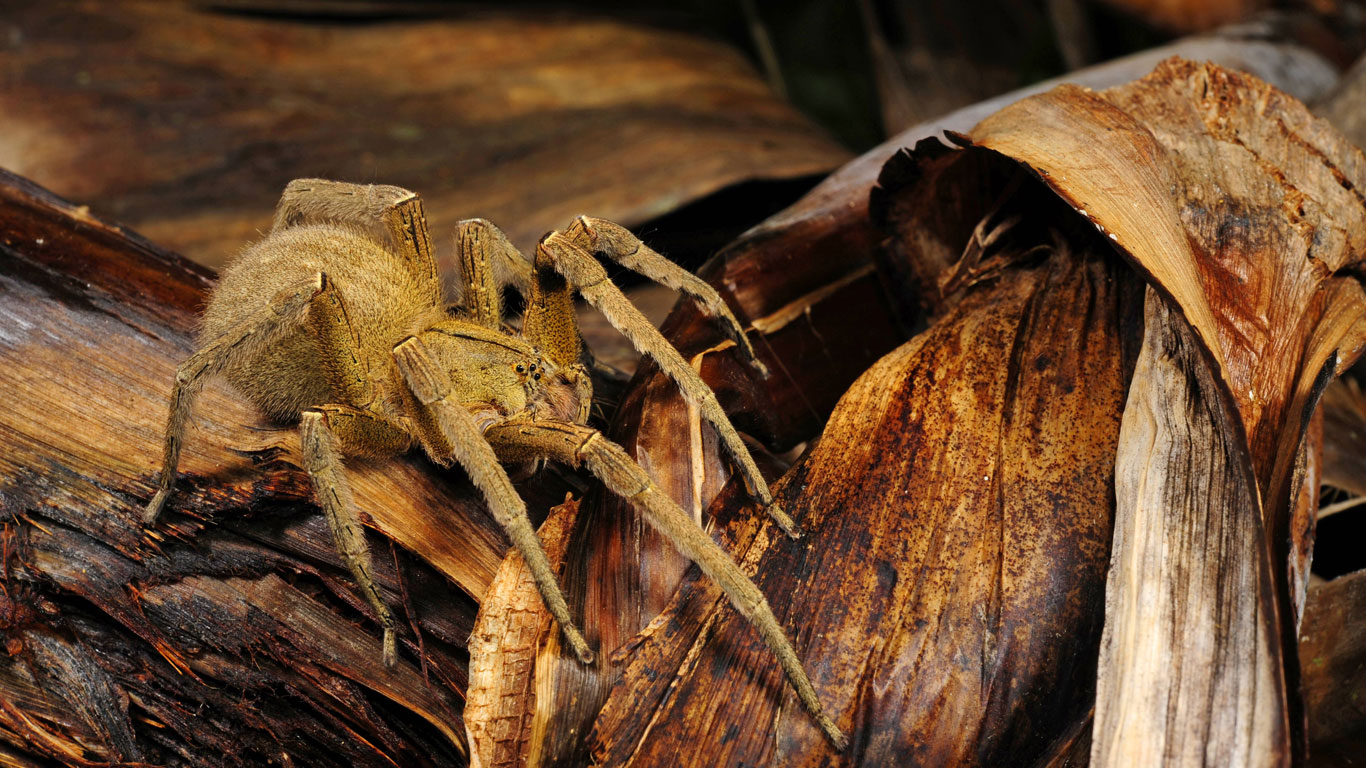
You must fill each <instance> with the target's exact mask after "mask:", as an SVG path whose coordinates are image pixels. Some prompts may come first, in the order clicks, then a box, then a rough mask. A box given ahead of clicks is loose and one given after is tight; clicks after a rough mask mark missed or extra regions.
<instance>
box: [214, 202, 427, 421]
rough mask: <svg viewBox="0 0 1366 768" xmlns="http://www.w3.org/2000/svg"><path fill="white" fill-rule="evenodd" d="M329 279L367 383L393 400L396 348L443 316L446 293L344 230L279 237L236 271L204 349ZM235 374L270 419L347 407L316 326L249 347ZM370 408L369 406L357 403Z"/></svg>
mask: <svg viewBox="0 0 1366 768" xmlns="http://www.w3.org/2000/svg"><path fill="white" fill-rule="evenodd" d="M319 272H322V273H325V274H326V275H327V277H328V279H329V280H330V281H331V282H332V284H333V285H334V286H335V288H336V290H337V291H338V292H339V293H340V294H341V297H342V303H343V304H344V306H345V307H346V312H347V316H348V317H349V319H350V324H351V327H352V331H353V333H354V335H355V336H356V337H357V339H358V342H359V345H358V352H359V354H358V357H359V359H360V361H361V365H362V366H363V367H364V368H365V369H366V372H367V378H369V379H370V380H371V381H373V382H376V387H375V388H374V395H375V396H376V397H381V398H382V397H383V396H384V395H385V394H386V390H387V383H388V381H389V380H390V376H391V373H390V372H391V370H392V362H391V357H390V351H391V350H392V349H393V347H394V345H395V344H397V343H398V342H399V341H402V340H403V338H405V337H406V336H407V335H409V334H410V333H412V332H413V331H414V330H416V328H415V326H416V325H417V324H419V323H420V322H421V321H422V320H421V319H422V318H425V317H428V316H430V315H432V314H433V313H436V312H439V311H440V304H439V298H438V296H436V295H435V291H436V289H435V288H434V287H433V286H431V285H427V284H424V283H423V281H422V280H420V279H418V278H417V277H415V275H414V270H411V269H410V268H409V265H407V264H406V263H405V262H404V260H403V259H402V258H400V257H399V256H398V255H396V254H395V253H393V252H392V251H391V250H390V249H389V248H388V247H386V246H385V245H383V244H381V243H379V242H377V241H376V240H374V239H373V238H372V237H371V236H369V235H367V234H365V233H364V232H362V231H361V230H358V229H354V228H350V227H344V226H338V225H325V224H320V225H306V226H295V227H290V228H288V229H285V230H282V231H280V232H276V233H274V234H271V235H270V236H269V237H267V238H266V239H264V240H262V241H260V242H258V243H256V244H254V245H252V246H250V247H249V248H247V250H246V251H244V252H243V253H242V254H241V255H240V256H238V258H237V259H235V260H234V261H233V262H232V263H230V264H229V265H228V266H227V267H226V268H225V269H224V270H223V273H222V275H221V277H220V280H219V283H218V287H217V288H215V289H214V292H213V295H212V296H211V297H210V299H209V305H208V306H207V307H206V308H205V310H204V320H203V326H202V328H201V330H200V342H201V343H204V342H206V341H208V340H210V339H213V338H214V337H216V336H218V335H221V334H222V333H223V332H225V331H226V330H228V329H229V328H231V327H232V325H233V324H234V323H236V322H238V321H240V320H241V319H242V318H245V317H247V316H249V315H251V314H252V313H254V312H257V311H259V310H261V309H263V308H265V307H266V306H268V305H269V304H270V302H271V300H272V299H273V298H274V297H275V296H277V295H278V294H280V293H281V292H282V291H285V290H287V289H293V288H295V287H296V286H297V285H299V284H300V283H302V282H305V281H308V282H312V281H313V280H314V279H315V278H316V276H317V274H318V273H319ZM242 354H243V356H244V357H243V359H241V360H239V361H238V362H237V363H236V364H235V365H229V366H228V370H227V372H226V376H227V378H228V380H229V381H230V382H232V383H233V385H235V386H236V387H237V388H238V389H240V390H241V391H242V392H243V393H244V394H246V395H247V396H248V397H250V398H251V399H252V400H253V401H254V402H255V403H256V404H257V405H259V406H260V407H261V408H262V409H263V410H265V411H266V413H268V414H269V415H270V416H272V417H273V418H276V419H280V420H283V421H294V420H296V419H298V417H299V413H300V411H302V410H303V409H305V408H308V407H311V406H315V405H322V404H324V403H335V402H343V400H341V399H339V396H338V395H337V394H335V393H333V392H332V391H331V386H330V384H329V382H328V379H327V375H326V368H325V367H324V363H323V360H322V357H321V355H320V352H319V350H318V347H317V344H316V342H315V339H314V335H313V332H312V330H311V329H310V328H309V327H308V325H307V323H306V322H305V323H303V324H300V325H296V326H294V327H292V328H289V329H286V330H284V331H283V333H282V334H280V335H277V336H276V337H275V338H272V339H262V340H260V341H259V342H257V343H255V344H253V345H252V346H249V347H246V348H244V350H243V352H242ZM350 404H351V405H356V406H365V405H367V403H350Z"/></svg>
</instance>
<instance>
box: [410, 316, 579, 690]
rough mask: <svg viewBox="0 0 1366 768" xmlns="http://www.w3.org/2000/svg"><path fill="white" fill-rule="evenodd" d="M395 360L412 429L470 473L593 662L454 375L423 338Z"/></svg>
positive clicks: (436, 456)
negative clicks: (456, 394)
mask: <svg viewBox="0 0 1366 768" xmlns="http://www.w3.org/2000/svg"><path fill="white" fill-rule="evenodd" d="M394 360H395V362H396V363H397V364H398V369H399V372H400V374H401V375H402V376H403V380H404V382H405V383H406V384H407V386H408V390H409V392H410V393H411V394H412V396H413V398H414V399H415V402H414V403H413V404H412V405H413V416H412V420H413V428H414V431H415V432H416V434H417V437H418V439H419V440H421V442H422V446H423V448H424V449H426V451H427V453H428V455H430V456H431V457H432V459H433V460H434V461H437V462H439V463H442V464H449V463H450V462H451V461H452V460H454V461H455V462H456V463H458V464H459V465H460V466H461V467H464V469H465V471H466V472H467V473H469V476H470V480H471V481H473V483H474V485H475V487H476V488H478V489H479V491H480V492H481V493H483V495H484V498H485V500H487V501H488V505H489V510H490V511H491V512H492V513H493V516H494V519H496V520H497V521H498V523H499V525H501V526H503V529H504V530H505V531H507V533H508V537H509V538H511V539H512V544H513V546H515V547H517V551H518V552H520V553H521V554H522V558H523V559H525V560H526V564H527V568H528V569H529V570H530V571H531V575H532V578H533V579H535V581H536V586H537V588H538V589H539V590H540V592H541V599H543V600H544V601H545V604H546V608H548V609H550V614H551V615H552V616H554V617H555V621H556V622H558V623H559V625H560V630H561V631H562V632H564V636H565V639H566V640H567V641H568V642H569V646H570V648H572V649H573V650H574V654H575V655H576V656H578V657H579V660H580V661H582V662H583V663H585V664H589V663H591V662H592V661H593V651H592V650H591V649H589V647H588V642H587V641H585V640H584V639H583V635H582V634H581V633H580V632H579V630H578V628H577V627H575V626H574V622H573V620H572V619H571V618H570V617H569V605H568V604H567V603H566V602H565V599H564V594H563V593H562V592H561V591H560V584H559V581H557V580H556V578H555V572H554V570H553V569H552V568H551V567H550V560H549V559H548V558H547V557H546V554H545V549H543V548H542V547H541V540H540V539H539V538H537V537H536V531H535V529H534V528H532V527H531V521H530V520H528V519H527V515H526V504H525V503H524V502H523V501H522V498H521V497H520V496H518V495H517V490H516V489H515V488H513V487H512V480H511V479H510V478H508V475H507V471H506V470H504V469H503V466H502V464H500V463H499V462H498V457H497V456H496V455H495V454H494V452H493V448H491V447H490V446H489V444H488V443H487V442H486V441H485V440H484V436H483V434H482V433H481V432H480V430H479V425H478V424H477V423H476V422H475V420H474V416H473V415H472V414H470V412H469V411H468V410H466V409H465V407H464V406H462V405H461V404H460V403H458V402H454V400H453V398H452V397H451V392H452V389H453V388H452V385H451V378H450V377H451V374H450V373H449V372H447V371H445V370H442V369H441V367H440V366H438V365H437V364H436V361H435V360H434V359H433V357H432V354H431V352H430V351H429V350H428V349H427V347H426V345H425V344H424V343H423V342H422V339H421V338H420V337H412V338H409V339H408V340H407V341H404V342H403V343H402V344H399V345H398V346H397V347H395V348H394Z"/></svg>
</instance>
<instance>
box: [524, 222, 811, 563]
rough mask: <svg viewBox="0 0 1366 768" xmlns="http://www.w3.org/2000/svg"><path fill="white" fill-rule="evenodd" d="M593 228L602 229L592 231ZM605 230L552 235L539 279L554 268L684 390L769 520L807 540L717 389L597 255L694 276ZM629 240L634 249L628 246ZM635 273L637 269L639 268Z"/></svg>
mask: <svg viewBox="0 0 1366 768" xmlns="http://www.w3.org/2000/svg"><path fill="white" fill-rule="evenodd" d="M590 222H591V223H592V226H594V227H597V229H590V228H589V223H590ZM605 225H606V222H602V221H601V220H600V219H585V218H580V219H578V220H577V221H576V222H575V225H574V227H571V229H570V231H569V232H570V233H567V234H563V235H562V234H560V233H558V232H551V233H550V234H549V235H546V236H545V238H544V239H542V240H541V244H540V245H539V246H538V247H537V249H536V268H537V274H538V275H539V274H540V273H541V271H542V269H543V268H553V269H554V270H555V271H556V272H558V273H559V274H560V275H563V276H564V278H565V279H566V280H567V281H568V283H569V284H570V285H572V286H573V287H574V288H575V289H577V290H578V292H579V293H580V294H581V295H582V296H583V297H584V298H585V299H587V300H588V303H589V304H592V305H593V306H594V307H596V308H597V309H598V311H600V312H602V314H603V315H604V316H605V317H606V318H607V320H608V322H610V323H611V324H612V326H613V327H614V328H616V329H617V330H619V331H621V332H622V334H623V335H625V336H626V338H628V339H630V340H631V343H632V344H634V345H635V347H636V349H638V350H640V351H641V352H643V353H645V354H647V355H649V356H650V357H652V358H654V360H655V362H656V363H658V364H659V367H660V368H661V369H662V370H663V371H664V373H665V374H667V375H668V376H669V378H671V379H673V380H674V382H675V383H677V384H678V388H679V389H680V390H682V392H683V396H684V397H685V398H687V400H688V402H690V403H693V404H694V405H696V406H697V409H698V411H699V412H700V413H701V415H702V418H704V419H706V420H707V421H708V422H709V423H710V424H711V425H712V426H713V427H714V428H715V429H716V432H717V434H718V435H719V436H720V438H721V443H722V444H723V445H725V446H726V450H727V451H728V452H729V453H730V455H731V457H732V458H734V459H735V461H736V463H737V464H739V465H740V473H741V474H742V475H743V476H744V478H745V483H746V484H747V485H748V486H749V488H750V490H751V491H752V492H753V493H754V495H755V496H756V497H758V499H759V500H760V501H762V502H763V503H764V506H765V507H766V508H767V510H768V514H769V516H770V517H772V518H773V520H774V521H775V522H777V523H778V525H779V526H780V527H781V528H782V529H783V531H784V532H786V533H787V534H788V535H789V536H792V537H793V538H796V537H797V536H800V535H801V534H800V533H799V532H798V530H797V527H796V524H795V523H793V521H792V518H790V517H788V515H787V513H786V512H784V511H783V510H782V508H781V507H779V506H778V504H777V503H776V502H775V501H774V500H773V494H772V493H771V492H770V491H769V489H768V483H767V482H766V481H765V480H764V477H763V475H762V474H760V472H759V467H758V465H756V464H755V463H754V457H752V456H750V453H749V448H747V447H746V446H745V443H744V441H743V440H741V439H740V435H739V433H737V432H736V431H735V427H734V426H733V425H732V424H731V423H730V417H728V416H726V412H725V411H724V410H722V408H721V404H720V403H719V402H717V400H716V393H715V392H712V390H711V387H709V386H707V384H706V382H704V381H703V380H702V377H701V376H699V375H698V373H697V371H695V370H693V367H692V366H691V365H689V364H688V363H687V361H685V360H684V359H683V356H682V355H681V354H679V352H678V350H676V349H674V348H673V345H672V344H670V343H669V342H668V341H667V340H666V339H665V338H664V337H663V336H662V335H661V334H660V333H659V330H658V329H657V328H655V327H654V326H653V325H652V324H650V321H649V320H646V319H645V316H644V315H642V314H640V310H638V309H636V307H635V305H633V304H632V303H631V302H630V300H629V299H627V298H626V296H625V295H624V294H623V293H622V292H621V289H619V288H617V287H616V285H614V284H613V283H612V281H611V280H609V279H607V271H606V270H604V269H603V268H602V265H601V264H598V262H597V259H595V258H593V252H594V251H599V252H605V251H604V249H605V248H611V249H613V250H614V253H612V254H606V255H608V256H609V257H612V258H614V259H615V260H617V261H621V262H622V263H624V264H626V265H627V266H632V265H641V264H643V265H648V267H640V269H641V270H642V271H644V270H645V269H646V268H648V269H650V270H652V272H644V273H645V274H647V275H649V276H651V277H654V276H655V274H661V275H665V276H672V275H673V274H674V271H676V272H679V273H682V274H684V275H687V274H688V273H687V272H684V271H683V270H682V269H681V268H680V267H678V266H677V265H674V264H672V263H671V262H668V261H666V260H665V259H664V257H662V256H660V255H659V254H657V253H655V252H654V251H651V250H649V249H648V248H646V247H645V246H644V245H641V244H640V241H639V240H636V239H635V236H634V235H630V233H629V232H626V230H625V229H622V228H621V227H618V226H617V225H615V224H612V225H611V227H612V229H607V228H606V226H605ZM598 230H602V231H604V232H607V233H609V234H610V235H611V236H612V237H611V239H608V238H604V237H601V236H600V233H599V234H594V233H595V232H598ZM571 233H572V234H571ZM620 233H625V234H624V235H622V234H620ZM628 236H629V237H630V241H633V242H634V245H631V242H630V241H627V240H625V238H626V237H628ZM623 252H624V253H623ZM656 260H658V261H664V263H666V264H668V265H669V267H671V268H672V270H673V271H670V270H665V269H662V268H660V267H659V265H658V264H656V263H655V261H656ZM633 268H636V267H634V266H633ZM689 277H692V281H695V282H696V283H700V284H701V286H702V287H703V288H705V292H706V293H708V294H709V295H710V296H712V297H715V299H714V301H715V302H716V303H717V304H719V306H720V309H719V310H717V312H718V313H719V314H718V316H720V317H724V318H728V320H727V322H723V323H722V325H723V327H726V328H727V330H728V332H729V333H730V334H731V336H732V337H733V338H737V337H738V338H739V339H741V340H744V339H745V335H744V332H743V331H742V330H741V329H740V327H739V323H737V322H736V321H735V318H734V316H733V315H731V314H730V310H729V309H726V308H725V304H724V303H723V302H721V299H720V298H719V297H716V293H715V291H712V289H711V286H709V285H707V284H706V283H703V282H702V281H700V280H698V279H697V278H696V277H694V276H691V275H689ZM671 279H672V278H671ZM680 281H681V279H680ZM681 282H683V284H685V285H691V286H692V289H693V290H698V291H702V288H697V287H696V285H693V283H692V282H686V281H681ZM704 306H708V305H707V303H706V301H704ZM742 348H744V349H749V342H748V341H747V340H745V341H744V344H743V347H742ZM749 354H750V355H751V356H752V355H753V350H752V349H751V350H749ZM751 359H753V358H751ZM754 363H755V364H756V365H757V366H759V367H760V368H762V364H760V363H759V362H758V361H757V360H754Z"/></svg>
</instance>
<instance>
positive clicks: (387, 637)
mask: <svg viewBox="0 0 1366 768" xmlns="http://www.w3.org/2000/svg"><path fill="white" fill-rule="evenodd" d="M383 658H384V666H385V667H387V668H389V669H393V668H394V667H396V666H398V642H397V640H395V639H394V630H392V629H388V628H386V629H385V630H384V651H383Z"/></svg>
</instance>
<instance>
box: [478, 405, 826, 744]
mask: <svg viewBox="0 0 1366 768" xmlns="http://www.w3.org/2000/svg"><path fill="white" fill-rule="evenodd" d="M484 436H485V437H486V438H487V439H488V441H489V444H490V445H492V446H493V447H494V450H496V451H497V453H498V456H499V457H500V458H502V459H503V460H504V461H527V460H535V459H551V460H554V461H559V462H561V463H564V464H568V465H570V466H573V467H577V466H579V465H581V464H582V465H583V466H586V467H587V468H588V470H589V471H590V472H592V473H593V474H594V475H595V476H596V477H597V478H598V479H599V480H601V481H602V483H603V485H605V486H607V488H608V489H609V490H611V491H612V492H613V493H615V494H617V495H618V496H621V497H622V498H625V499H627V500H629V501H630V502H631V503H633V504H635V505H636V506H637V507H638V508H639V509H640V510H641V512H642V513H643V514H644V515H645V518H646V519H647V520H649V521H650V524H651V525H652V526H654V528H655V529H657V530H659V531H660V532H661V533H663V534H664V535H665V536H667V537H668V539H669V541H671V542H673V545H674V546H675V547H676V548H677V549H678V551H679V552H681V553H682V554H683V555H684V556H685V557H687V558H688V559H690V560H692V561H693V562H695V563H697V565H698V566H699V567H700V568H701V569H702V572H703V573H705V574H706V575H707V576H708V577H709V578H710V579H711V580H712V581H714V582H716V584H717V585H718V586H720V587H721V590H722V591H723V592H725V593H726V596H727V597H728V598H730V601H731V602H732V603H733V604H734V605H735V607H736V608H737V609H738V610H739V611H740V614H741V615H743V616H744V617H745V618H746V619H747V620H748V621H749V623H750V624H751V625H753V626H754V628H755V629H757V630H758V631H759V635H760V637H762V638H763V639H764V642H765V643H767V644H768V647H769V649H771V650H772V651H773V655H774V656H776V657H778V663H779V664H780V665H782V668H783V671H784V672H785V673H786V674H787V679H788V681H789V682H790V683H791V684H792V687H793V689H795V690H796V692H797V698H799V699H800V700H801V702H802V705H803V706H805V707H806V710H807V711H808V712H810V713H811V716H812V717H813V718H815V720H816V724H817V725H818V726H819V727H820V729H821V730H822V731H823V732H824V733H825V735H826V736H827V737H828V738H829V739H830V741H831V742H832V743H833V744H834V745H835V746H836V747H837V748H839V749H843V748H844V746H845V744H846V740H845V737H844V734H843V733H841V732H840V729H839V728H838V727H837V726H836V725H835V723H834V721H832V720H831V719H830V717H829V716H827V715H826V714H825V711H824V709H823V708H822V707H821V702H820V699H819V698H818V697H817V696H816V689H815V687H814V686H812V685H811V680H810V679H809V678H808V677H807V675H806V670H805V669H804V668H803V667H802V663H801V659H799V658H798V657H797V652H796V651H795V650H793V648H792V643H791V642H789V641H788V639H787V634H786V633H785V632H784V631H783V627H782V625H781V624H779V623H778V619H777V618H776V617H775V616H774V615H773V610H772V609H771V608H769V605H768V601H767V600H766V599H764V594H763V593H762V592H760V591H759V588H758V587H756V586H755V585H754V582H753V581H751V580H750V578H749V577H748V576H746V575H745V573H744V571H741V570H740V566H738V565H736V563H735V561H734V560H733V559H732V558H731V557H730V555H728V554H726V552H725V551H724V550H722V549H721V547H719V546H717V544H716V542H715V541H712V539H711V537H710V536H708V535H707V534H706V532H705V531H703V530H702V528H701V527H699V526H698V525H697V523H696V522H695V521H694V520H693V518H692V516H691V515H689V514H688V513H687V512H684V511H683V509H682V508H681V507H679V506H678V504H676V503H674V501H673V499H671V498H669V496H668V495H667V494H665V493H663V492H661V491H660V490H659V489H658V488H657V487H656V486H655V483H654V480H652V479H651V478H650V476H649V474H647V473H646V472H645V470H644V469H641V467H640V465H639V464H637V463H636V462H635V461H633V460H632V459H631V457H630V456H629V455H627V453H626V451H625V450H624V449H623V448H622V447H621V446H619V445H617V444H616V443H614V442H612V441H610V440H608V439H607V438H606V437H603V435H602V433H601V432H599V431H598V430H596V429H592V428H591V427H586V426H583V425H581V424H571V423H569V422H559V421H539V420H535V419H532V418H529V417H520V418H514V419H509V420H508V421H505V422H503V423H501V424H495V425H494V426H492V427H489V429H488V430H487V431H486V432H485V433H484Z"/></svg>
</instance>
